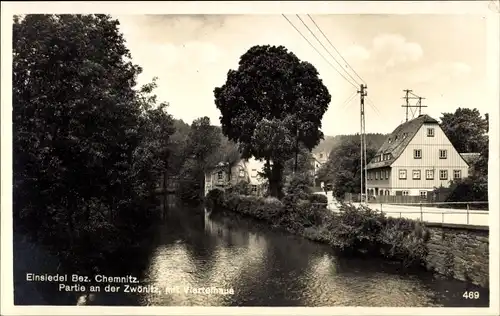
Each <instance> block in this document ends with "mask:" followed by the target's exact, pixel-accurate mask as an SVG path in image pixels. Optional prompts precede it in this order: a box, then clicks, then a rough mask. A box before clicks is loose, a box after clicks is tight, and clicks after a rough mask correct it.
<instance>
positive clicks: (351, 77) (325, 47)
mask: <svg viewBox="0 0 500 316" xmlns="http://www.w3.org/2000/svg"><path fill="white" fill-rule="evenodd" d="M296 16H297V18H298V19H299V20H300V22H302V24H304V26H305V27H306V28H307V30H308V31H309V33H311V34H312V36H314V38H315V39H316V40H317V41H318V43H319V44H320V45H321V47H323V49H324V50H325V51H326V52H327V53H328V54H329V55H330V56H331V57H332V58H333V60H335V62H336V63H337V65H339V66H340V68H342V69H343V70H344V71H345V72H346V74H347V75H348V76H349V78H351V79H352V81H354V82H356V83H358V82H357V80H356V79H354V78H353V76H351V74H350V73H349V72H348V71H346V70H345V69H344V67H342V65H341V64H340V63H339V62H338V60H337V59H336V58H335V57H334V56H333V55H332V53H330V51H329V50H328V49H327V48H326V47H325V45H323V43H322V42H321V41H320V40H319V39H318V38H317V37H316V35H315V34H314V32H313V31H311V29H310V28H309V26H307V24H306V23H305V22H304V21H303V20H302V19H301V17H300V16H299V15H298V14H296ZM313 22H314V21H313ZM316 27H317V26H316ZM318 29H319V28H318ZM319 31H320V32H321V29H319ZM327 40H328V39H327ZM334 48H335V47H334ZM339 55H340V54H339ZM340 57H341V58H342V56H340ZM361 81H363V80H361Z"/></svg>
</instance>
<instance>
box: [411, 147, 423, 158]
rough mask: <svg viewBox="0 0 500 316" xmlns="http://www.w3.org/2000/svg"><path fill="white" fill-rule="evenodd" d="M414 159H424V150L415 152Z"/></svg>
mask: <svg viewBox="0 0 500 316" xmlns="http://www.w3.org/2000/svg"><path fill="white" fill-rule="evenodd" d="M413 158H415V159H422V150H421V149H415V150H413Z"/></svg>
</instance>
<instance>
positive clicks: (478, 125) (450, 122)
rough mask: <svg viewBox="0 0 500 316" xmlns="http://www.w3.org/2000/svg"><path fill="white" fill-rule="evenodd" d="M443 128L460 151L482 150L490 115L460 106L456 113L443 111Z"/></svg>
mask: <svg viewBox="0 0 500 316" xmlns="http://www.w3.org/2000/svg"><path fill="white" fill-rule="evenodd" d="M440 125H441V128H442V129H443V131H444V133H445V134H446V136H448V138H449V139H450V141H451V143H452V144H453V146H455V148H456V149H457V151H458V152H459V153H472V152H480V150H481V146H482V144H483V142H484V138H485V135H486V133H487V132H488V115H486V116H485V117H484V118H483V117H482V116H481V113H479V110H477V109H468V108H458V109H457V110H456V111H455V113H443V116H441V124H440Z"/></svg>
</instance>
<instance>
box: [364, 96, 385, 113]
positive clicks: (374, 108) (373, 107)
mask: <svg viewBox="0 0 500 316" xmlns="http://www.w3.org/2000/svg"><path fill="white" fill-rule="evenodd" d="M367 100H368V105H370V106H371V107H372V109H373V111H374V112H375V113H376V114H377V115H378V116H379V117H381V115H382V114H381V113H380V111H379V110H378V108H377V107H376V106H375V103H373V101H372V100H371V99H370V97H368V98H367Z"/></svg>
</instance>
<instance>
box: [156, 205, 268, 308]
mask: <svg viewBox="0 0 500 316" xmlns="http://www.w3.org/2000/svg"><path fill="white" fill-rule="evenodd" d="M171 225H173V227H171ZM162 234H163V235H164V237H163V238H169V239H170V240H172V239H175V240H174V244H172V245H168V246H162V247H158V249H157V251H156V253H155V255H154V259H153V260H152V261H151V266H150V270H149V273H148V276H149V278H150V279H151V280H152V281H155V282H157V283H158V284H159V285H161V287H167V286H169V287H173V286H179V287H180V293H171V294H162V295H146V297H147V298H146V301H147V302H146V303H147V304H152V305H226V304H225V303H224V299H225V297H224V296H219V295H193V294H186V293H184V287H185V286H191V287H194V288H197V287H210V286H215V287H220V288H231V287H233V288H235V286H234V280H235V279H237V278H238V276H239V275H240V274H241V273H252V272H251V270H252V266H254V265H256V264H257V265H259V263H258V262H259V259H260V258H262V254H261V253H262V251H263V249H265V247H266V245H265V240H264V239H262V238H258V237H257V236H256V235H255V234H252V233H249V232H248V231H245V230H241V229H238V225H237V223H234V222H233V223H230V222H228V221H222V222H220V221H214V220H211V219H210V218H206V217H205V215H204V213H203V212H199V211H197V210H187V209H176V210H170V212H169V214H168V217H167V224H166V225H165V229H164V231H163V232H162ZM172 235H173V236H175V237H172ZM235 289H236V288H235Z"/></svg>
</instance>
